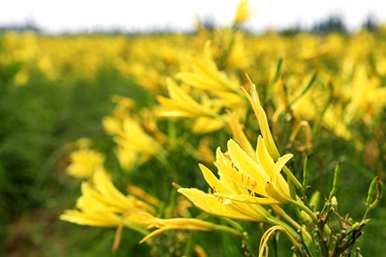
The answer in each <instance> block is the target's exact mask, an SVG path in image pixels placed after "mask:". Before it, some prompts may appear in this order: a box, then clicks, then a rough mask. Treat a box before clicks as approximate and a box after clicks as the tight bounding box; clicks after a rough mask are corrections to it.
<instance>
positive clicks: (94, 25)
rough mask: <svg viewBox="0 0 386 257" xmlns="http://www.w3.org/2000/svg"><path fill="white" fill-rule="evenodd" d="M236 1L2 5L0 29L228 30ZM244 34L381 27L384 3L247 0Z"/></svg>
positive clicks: (84, 0)
mask: <svg viewBox="0 0 386 257" xmlns="http://www.w3.org/2000/svg"><path fill="white" fill-rule="evenodd" d="M237 4H238V0H61V1H58V0H2V4H1V5H0V25H10V24H25V23H26V22H27V21H29V22H33V23H34V24H35V25H38V26H39V27H41V28H43V29H44V30H45V31H47V32H50V33H60V32H76V31H84V30H94V29H109V28H115V29H122V30H136V31H138V30H149V29H154V28H156V29H162V28H171V29H174V30H177V31H184V30H189V29H192V28H193V27H194V18H195V16H196V15H197V16H198V17H200V18H201V19H202V18H209V17H210V18H211V19H213V20H214V21H215V23H216V24H217V25H227V24H229V23H230V22H231V21H232V19H233V15H234V11H235V8H236V6H237ZM250 5H251V12H252V18H251V19H250V20H249V21H248V22H247V23H246V24H245V26H246V27H247V28H249V29H252V30H255V31H263V30H266V29H267V28H276V29H277V28H280V29H282V28H287V27H291V26H294V25H302V26H305V27H309V26H311V25H312V24H314V23H315V22H318V21H320V20H322V19H323V18H326V17H327V16H329V15H340V16H341V17H342V18H343V20H344V21H345V23H346V25H347V26H348V27H349V28H350V29H356V28H358V27H359V26H360V25H361V24H362V23H363V21H364V20H365V19H366V18H367V17H368V16H372V17H374V18H376V20H378V21H380V22H383V23H386V0H366V1H363V0H335V1H333V0H319V1H313V0H281V1H280V0H250Z"/></svg>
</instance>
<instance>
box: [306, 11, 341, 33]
mask: <svg viewBox="0 0 386 257" xmlns="http://www.w3.org/2000/svg"><path fill="white" fill-rule="evenodd" d="M311 32H313V33H322V34H323V33H328V32H339V33H346V32H347V29H346V25H345V24H344V21H343V20H342V18H341V17H340V16H339V15H331V16H329V17H327V18H326V19H325V20H322V21H319V22H317V23H315V24H314V25H313V26H312V28H311Z"/></svg>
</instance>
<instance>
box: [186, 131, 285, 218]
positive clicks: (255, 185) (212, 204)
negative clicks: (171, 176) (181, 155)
mask: <svg viewBox="0 0 386 257" xmlns="http://www.w3.org/2000/svg"><path fill="white" fill-rule="evenodd" d="M291 157H292V155H290V154H287V155H284V156H283V157H280V158H279V159H278V161H277V162H274V161H273V159H272V157H271V156H270V155H269V153H268V150H267V148H266V146H265V143H264V139H263V138H261V137H259V140H258V145H257V149H256V157H255V158H252V157H251V156H249V155H248V154H247V153H246V152H245V151H244V150H243V149H241V147H240V146H239V145H238V144H237V143H236V142H235V141H233V140H229V141H228V152H227V153H226V154H224V153H222V152H221V151H220V150H219V149H218V150H217V154H216V162H215V166H216V167H217V170H218V172H217V173H218V175H219V178H217V177H216V176H215V175H214V174H213V173H212V171H210V170H209V169H208V168H206V167H205V166H204V165H200V169H201V172H202V174H203V176H204V178H205V180H206V182H207V183H208V184H209V186H210V187H211V189H212V190H213V193H204V192H202V191H200V190H198V189H195V188H180V189H179V190H178V192H180V193H182V194H183V195H185V196H186V197H187V198H188V199H189V200H191V201H192V202H193V204H194V205H196V206H197V207H199V208H201V209H202V210H204V211H205V212H208V213H211V214H214V215H219V216H224V217H229V218H235V219H244V220H257V221H263V220H264V219H265V217H266V216H267V213H266V210H265V209H264V208H263V207H262V206H261V205H264V204H278V203H285V202H287V201H290V200H291V197H290V193H289V186H288V184H287V182H286V181H285V180H284V178H283V177H282V175H281V174H280V171H281V169H282V167H283V166H284V165H285V163H286V162H287V161H288V160H289V159H290V158H291Z"/></svg>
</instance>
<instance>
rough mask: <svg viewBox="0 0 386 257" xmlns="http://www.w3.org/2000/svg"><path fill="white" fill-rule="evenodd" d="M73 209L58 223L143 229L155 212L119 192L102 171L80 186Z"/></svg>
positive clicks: (133, 198) (64, 214) (148, 206)
mask: <svg viewBox="0 0 386 257" xmlns="http://www.w3.org/2000/svg"><path fill="white" fill-rule="evenodd" d="M76 207H77V209H75V210H67V211H65V212H64V213H63V214H62V215H61V216H60V219H61V220H65V221H68V222H72V223H76V224H79V225H88V226H102V227H115V226H119V225H122V224H124V225H128V226H136V225H138V226H145V225H147V224H149V223H150V222H152V219H153V216H152V214H151V213H153V212H154V209H153V207H152V206H150V205H148V204H146V203H144V202H142V201H140V200H138V199H136V198H135V197H132V196H125V195H123V194H122V193H121V192H119V191H118V189H116V188H115V187H114V185H113V183H112V182H111V179H110V177H109V176H108V175H107V173H106V172H105V171H104V170H103V169H99V170H98V171H96V172H95V173H94V175H93V177H92V182H83V183H82V196H81V197H80V198H79V199H78V201H77V203H76Z"/></svg>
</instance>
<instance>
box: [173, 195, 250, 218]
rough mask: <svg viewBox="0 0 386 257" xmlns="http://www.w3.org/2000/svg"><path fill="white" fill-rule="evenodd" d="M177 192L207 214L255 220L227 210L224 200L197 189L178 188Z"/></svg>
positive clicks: (229, 209) (230, 209)
mask: <svg viewBox="0 0 386 257" xmlns="http://www.w3.org/2000/svg"><path fill="white" fill-rule="evenodd" d="M178 192H179V193H181V194H183V195H184V196H185V197H186V198H188V199H189V200H190V201H191V202H193V204H194V205H196V206H197V207H198V208H200V209H202V210H203V211H205V212H207V213H210V214H213V215H218V216H223V217H228V218H235V219H242V220H256V219H257V218H256V217H252V216H247V215H245V214H243V213H240V212H237V211H235V210H233V209H232V208H228V207H227V205H224V203H223V201H224V200H223V199H221V198H220V197H216V196H214V195H211V194H207V193H204V192H202V191H200V190H198V189H195V188H180V189H178Z"/></svg>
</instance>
